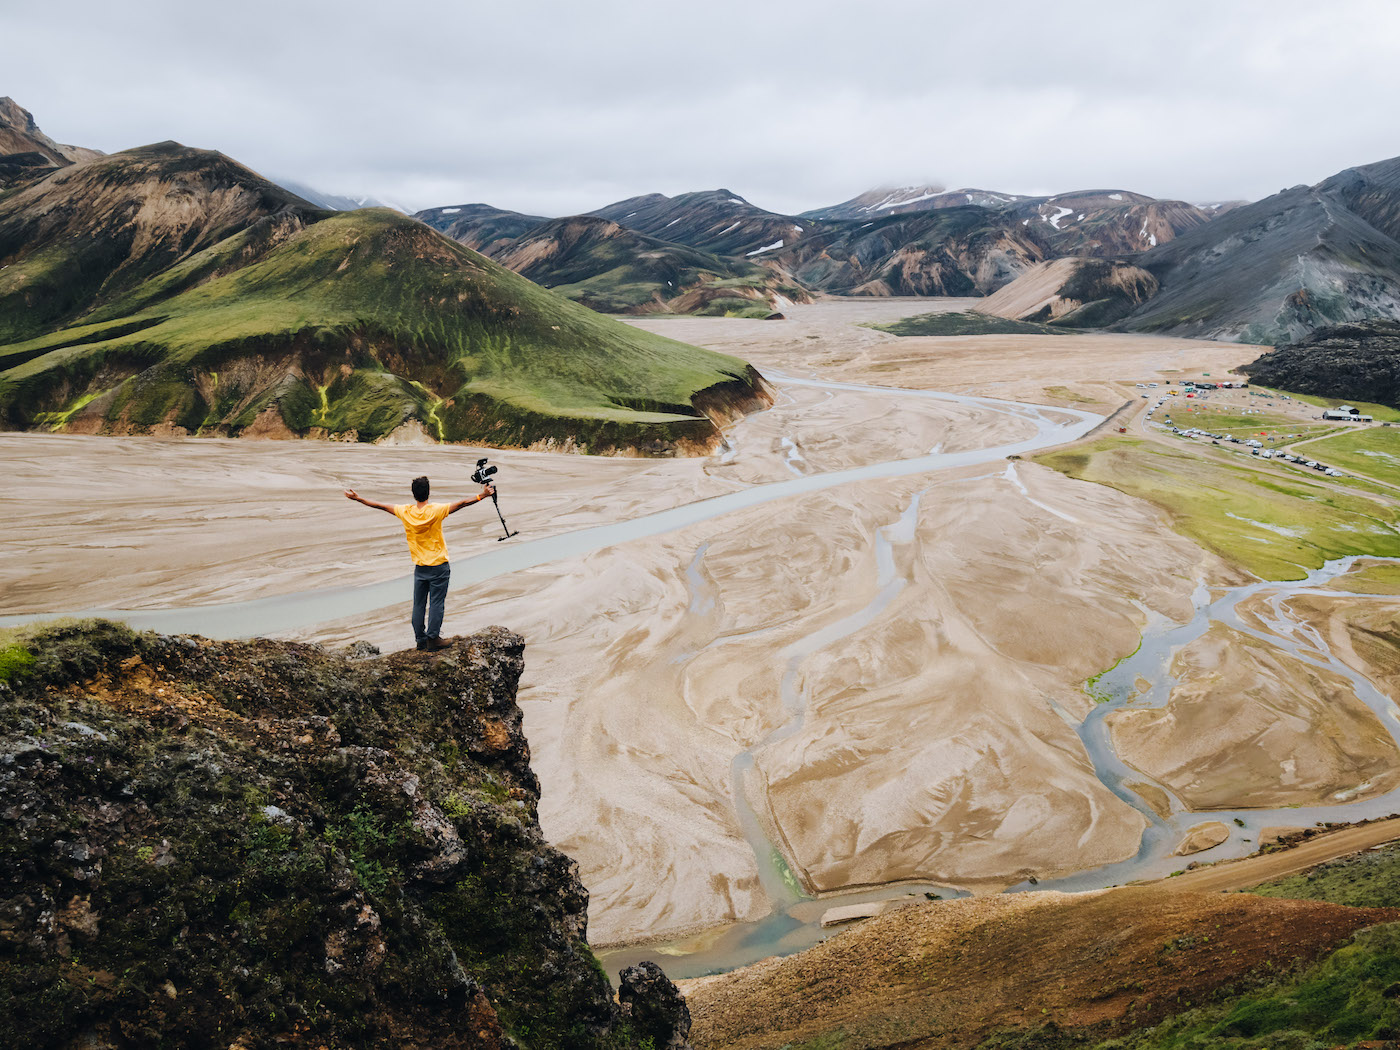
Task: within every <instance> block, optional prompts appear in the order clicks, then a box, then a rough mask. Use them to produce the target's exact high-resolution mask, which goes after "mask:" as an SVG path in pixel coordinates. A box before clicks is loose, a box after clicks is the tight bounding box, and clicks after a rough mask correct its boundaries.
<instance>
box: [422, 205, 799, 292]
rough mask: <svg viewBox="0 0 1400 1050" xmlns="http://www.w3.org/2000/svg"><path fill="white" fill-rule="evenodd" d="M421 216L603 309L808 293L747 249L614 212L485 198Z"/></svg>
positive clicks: (514, 267)
mask: <svg viewBox="0 0 1400 1050" xmlns="http://www.w3.org/2000/svg"><path fill="white" fill-rule="evenodd" d="M415 218H418V219H420V220H422V221H423V222H425V223H427V224H428V225H430V226H432V227H433V228H434V229H437V230H441V231H442V232H443V233H444V234H446V235H447V236H449V237H451V238H453V239H454V240H456V241H458V242H459V243H461V244H465V245H466V246H467V247H469V248H474V249H476V250H477V251H480V252H481V253H483V254H484V255H489V256H491V257H492V258H493V259H495V261H497V262H499V263H500V264H501V265H503V266H505V267H507V268H508V269H511V270H514V271H515V272H516V273H519V274H521V275H522V276H524V277H528V278H529V279H530V280H532V281H534V282H535V283H536V284H539V285H541V286H542V287H545V288H549V289H551V290H553V291H555V292H558V293H559V294H560V295H563V296H565V297H567V298H569V299H572V300H574V301H575V302H579V303H582V304H584V305H585V306H588V307H590V308H591V309H594V310H598V311H601V312H603V313H631V314H637V313H656V312H666V313H694V314H702V315H714V316H752V317H765V316H767V315H768V314H769V313H771V312H772V311H773V310H774V309H775V308H780V307H781V306H783V305H785V304H786V303H789V302H807V301H810V296H809V295H808V294H807V292H806V291H805V290H804V289H803V288H802V287H801V286H799V285H797V284H796V283H794V282H793V281H792V280H790V279H789V278H787V277H786V276H785V275H783V274H781V273H780V272H775V271H774V270H773V269H772V268H770V267H767V266H763V265H760V264H759V263H758V262H756V261H751V260H748V259H744V258H735V257H727V256H721V255H715V254H712V253H710V252H706V251H702V250H700V249H698V248H692V247H690V246H689V245H685V244H679V243H676V242H674V241H668V240H664V239H662V238H658V237H649V236H647V235H645V234H641V233H638V232H637V231H636V230H632V229H628V228H627V227H625V226H621V225H619V224H618V223H615V222H612V221H611V220H608V219H603V218H599V217H597V216H593V215H575V216H571V217H568V218H564V219H545V218H541V217H540V216H537V215H522V214H521V213H519V212H512V211H504V210H502V209H499V208H493V207H491V206H490V205H485V204H463V205H458V206H456V207H450V208H430V209H428V210H426V211H421V212H419V213H418V214H417V215H416V216H415Z"/></svg>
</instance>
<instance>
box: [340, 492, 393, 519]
mask: <svg viewBox="0 0 1400 1050" xmlns="http://www.w3.org/2000/svg"><path fill="white" fill-rule="evenodd" d="M345 498H346V499H352V500H354V501H355V502H356V503H363V504H364V505H365V506H366V507H373V508H374V509H375V510H382V511H384V513H386V514H394V508H393V507H391V506H389V504H387V503H376V502H374V500H372V499H365V498H364V497H362V496H360V495H358V494H357V493H356V492H355V490H354V489H346V490H345ZM394 516H395V517H398V515H397V514H394Z"/></svg>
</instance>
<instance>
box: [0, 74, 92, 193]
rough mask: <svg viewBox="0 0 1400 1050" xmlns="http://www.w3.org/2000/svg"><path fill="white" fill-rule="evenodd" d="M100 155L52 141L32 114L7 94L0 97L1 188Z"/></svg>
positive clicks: (81, 147)
mask: <svg viewBox="0 0 1400 1050" xmlns="http://www.w3.org/2000/svg"><path fill="white" fill-rule="evenodd" d="M100 156H102V154H101V152H100V151H98V150H95V149H87V148H85V147H83V146H65V145H63V144H61V143H58V142H55V141H54V140H53V139H51V138H49V137H48V136H47V135H45V134H44V133H43V131H41V130H40V129H39V125H38V124H37V123H35V121H34V114H32V113H30V112H29V110H27V109H25V108H24V107H23V106H21V105H20V104H19V103H18V102H16V101H15V100H14V99H12V98H10V97H9V96H5V97H3V98H0V188H3V187H5V186H7V185H10V184H12V183H14V182H17V181H21V180H25V179H28V178H30V177H33V176H37V175H42V174H43V173H45V172H46V171H49V170H51V169H53V168H63V167H67V166H68V165H69V164H76V163H78V162H79V161H83V160H91V159H92V158H94V157H100Z"/></svg>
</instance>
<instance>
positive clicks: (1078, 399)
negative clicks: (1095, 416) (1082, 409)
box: [1045, 386, 1104, 405]
mask: <svg viewBox="0 0 1400 1050" xmlns="http://www.w3.org/2000/svg"><path fill="white" fill-rule="evenodd" d="M1045 394H1046V396H1047V397H1052V398H1054V399H1055V400H1057V401H1071V402H1073V403H1074V404H1076V405H1102V404H1104V402H1103V401H1100V400H1099V399H1098V398H1096V397H1088V396H1086V395H1084V394H1081V393H1079V392H1078V391H1075V390H1071V389H1070V388H1069V387H1067V386H1047V387H1046V388H1045Z"/></svg>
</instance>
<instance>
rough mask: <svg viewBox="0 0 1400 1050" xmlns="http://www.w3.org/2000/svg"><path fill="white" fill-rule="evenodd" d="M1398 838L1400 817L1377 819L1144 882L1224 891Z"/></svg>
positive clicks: (1171, 887)
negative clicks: (1258, 854)
mask: <svg viewBox="0 0 1400 1050" xmlns="http://www.w3.org/2000/svg"><path fill="white" fill-rule="evenodd" d="M1394 839H1400V817H1391V818H1390V819H1389V820H1379V821H1376V822H1375V823H1374V824H1363V825H1361V826H1360V827H1354V828H1341V829H1340V830H1338V831H1332V832H1329V833H1327V834H1325V835H1319V836H1317V838H1313V839H1309V840H1308V841H1307V842H1304V843H1302V844H1301V845H1298V846H1294V847H1293V848H1292V849H1290V850H1284V851H1282V852H1279V853H1266V854H1265V855H1263V856H1262V857H1245V858H1244V859H1242V860H1235V861H1224V862H1222V863H1220V864H1214V865H1212V866H1210V867H1208V868H1198V869H1197V870H1196V871H1188V872H1187V873H1186V874H1185V875H1178V876H1176V877H1175V878H1172V879H1161V880H1159V881H1157V882H1154V883H1148V884H1147V885H1152V886H1160V887H1161V888H1162V889H1166V890H1172V891H1173V892H1178V893H1227V892H1229V891H1231V890H1244V889H1248V888H1249V887H1251V886H1258V885H1259V884H1260V883H1261V882H1268V881H1270V880H1271V879H1281V878H1283V877H1284V876H1285V875H1296V874H1297V873H1298V872H1300V871H1306V870H1307V869H1308V868H1313V867H1316V866H1317V865H1319V864H1322V863H1324V862H1325V861H1329V860H1336V859H1337V858H1338V857H1345V856H1347V855H1348V854H1350V853H1359V852H1361V851H1362V850H1364V849H1370V848H1371V847H1372V846H1379V845H1380V844H1381V843H1383V842H1391V841H1393V840H1394Z"/></svg>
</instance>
